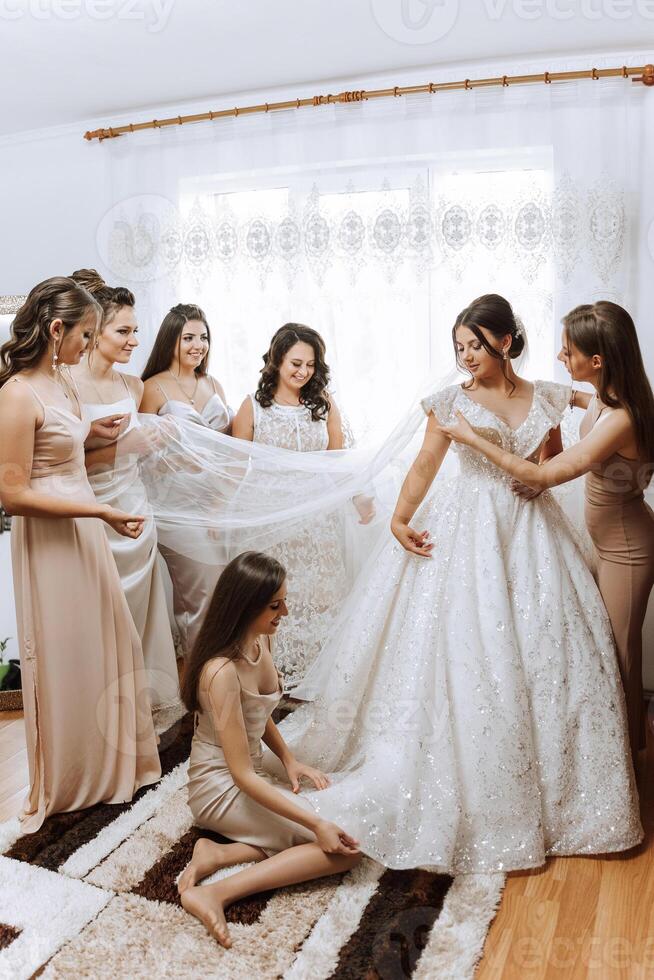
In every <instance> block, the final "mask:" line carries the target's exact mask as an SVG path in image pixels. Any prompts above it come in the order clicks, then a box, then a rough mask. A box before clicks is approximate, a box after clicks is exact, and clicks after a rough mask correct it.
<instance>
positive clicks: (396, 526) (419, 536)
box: [391, 519, 434, 558]
mask: <svg viewBox="0 0 654 980" xmlns="http://www.w3.org/2000/svg"><path fill="white" fill-rule="evenodd" d="M391 531H392V532H393V534H394V535H395V537H396V538H397V540H398V541H399V542H400V544H401V545H402V547H403V548H404V549H405V550H406V551H410V552H411V554H413V555H420V556H421V557H422V558H431V552H432V548H433V547H434V545H433V542H431V541H429V531H414V530H413V528H412V527H410V526H409V524H403V523H402V521H398V520H397V519H394V520H392V521H391Z"/></svg>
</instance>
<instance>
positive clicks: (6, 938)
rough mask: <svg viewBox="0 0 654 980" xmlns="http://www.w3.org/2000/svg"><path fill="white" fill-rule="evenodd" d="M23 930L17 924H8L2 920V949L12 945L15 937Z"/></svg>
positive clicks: (0, 930) (0, 938) (0, 925)
mask: <svg viewBox="0 0 654 980" xmlns="http://www.w3.org/2000/svg"><path fill="white" fill-rule="evenodd" d="M22 931H23V930H22V929H16V927H15V926H8V925H5V923H4V922H0V949H6V948H7V946H11V944H12V943H13V941H14V939H18V937H19V936H20V934H21V932H22Z"/></svg>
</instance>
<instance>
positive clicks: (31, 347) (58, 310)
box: [0, 276, 101, 387]
mask: <svg viewBox="0 0 654 980" xmlns="http://www.w3.org/2000/svg"><path fill="white" fill-rule="evenodd" d="M100 314H101V308H100V306H99V304H98V303H97V301H96V300H95V299H94V298H93V296H91V294H90V293H89V292H88V291H87V290H86V289H84V287H83V286H80V285H79V284H78V283H76V282H74V281H73V280H72V279H68V278H66V277H65V276H55V277H53V278H52V279H46V280H44V282H40V283H39V284H38V286H35V287H34V288H33V289H32V290H31V291H30V293H29V295H28V297H27V299H26V300H25V302H24V303H23V305H22V306H21V308H20V309H19V311H18V313H17V314H16V316H15V318H14V321H13V323H12V325H11V337H10V338H9V340H8V341H7V342H6V343H4V344H3V345H2V348H0V387H2V385H3V384H4V383H5V382H6V381H9V379H10V378H11V377H12V375H14V374H17V373H18V371H25V370H27V369H29V368H33V367H36V365H37V364H38V363H39V361H40V360H41V358H42V357H43V355H44V354H45V352H46V351H47V350H48V348H49V346H50V344H51V342H52V337H51V335H50V324H51V323H52V321H53V320H61V322H62V323H63V326H64V332H67V331H68V330H70V329H72V327H75V326H76V325H77V324H78V323H80V322H81V321H82V320H84V319H85V317H87V316H88V317H92V318H93V329H96V327H97V321H98V320H99V318H100Z"/></svg>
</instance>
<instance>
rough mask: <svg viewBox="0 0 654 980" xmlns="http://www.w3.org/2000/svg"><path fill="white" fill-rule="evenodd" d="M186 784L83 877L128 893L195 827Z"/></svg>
mask: <svg viewBox="0 0 654 980" xmlns="http://www.w3.org/2000/svg"><path fill="white" fill-rule="evenodd" d="M186 799H187V791H186V787H183V788H182V789H178V790H177V791H176V792H175V793H174V794H173V795H172V796H171V797H170V799H169V800H167V802H166V803H165V805H164V806H163V807H162V809H161V810H160V811H159V812H158V813H155V815H154V816H153V817H150V819H149V820H146V822H145V823H144V824H142V826H140V827H139V828H138V830H136V831H135V833H134V834H132V836H131V837H128V838H127V840H126V841H124V842H123V843H122V844H121V845H120V847H118V848H117V849H116V850H115V851H113V852H112V853H111V854H110V855H109V856H108V857H107V859H106V860H105V861H103V862H102V864H100V865H99V866H98V867H96V868H93V869H92V870H91V871H90V873H89V874H88V875H87V876H86V878H85V879H84V880H85V881H88V882H90V883H91V884H92V885H98V886H99V887H100V888H110V889H112V891H115V892H126V891H130V890H131V889H132V888H134V887H135V886H136V885H138V883H139V882H140V881H142V880H143V878H144V877H145V875H146V873H147V872H148V871H149V870H150V868H151V867H152V866H153V865H154V864H156V863H157V861H159V860H160V859H161V858H162V857H163V856H164V855H165V854H167V853H168V851H170V850H171V849H172V848H173V847H174V846H175V844H176V843H177V841H178V840H180V838H182V837H183V836H184V834H185V833H186V832H187V831H189V830H190V829H191V827H192V826H193V817H192V815H191V811H190V810H189V808H188V805H187V803H186Z"/></svg>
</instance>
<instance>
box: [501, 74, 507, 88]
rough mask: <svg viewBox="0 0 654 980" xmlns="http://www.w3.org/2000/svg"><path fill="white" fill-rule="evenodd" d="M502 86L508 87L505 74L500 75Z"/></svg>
mask: <svg viewBox="0 0 654 980" xmlns="http://www.w3.org/2000/svg"><path fill="white" fill-rule="evenodd" d="M502 86H503V87H504V88H508V87H509V82H508V79H507V76H506V75H502Z"/></svg>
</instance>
